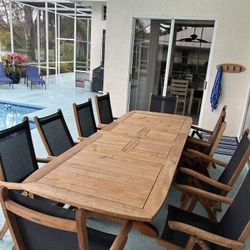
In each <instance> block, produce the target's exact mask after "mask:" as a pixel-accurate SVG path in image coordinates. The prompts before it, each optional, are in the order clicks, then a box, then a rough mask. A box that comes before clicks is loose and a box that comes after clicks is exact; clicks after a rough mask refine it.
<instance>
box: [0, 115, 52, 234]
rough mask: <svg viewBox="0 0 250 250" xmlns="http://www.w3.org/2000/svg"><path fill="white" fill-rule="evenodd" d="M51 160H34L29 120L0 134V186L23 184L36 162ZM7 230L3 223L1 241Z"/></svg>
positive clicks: (0, 231)
mask: <svg viewBox="0 0 250 250" xmlns="http://www.w3.org/2000/svg"><path fill="white" fill-rule="evenodd" d="M50 160H51V159H49V158H47V159H43V158H36V156H35V150H34V146H33V142H32V138H31V133H30V127H29V120H28V118H27V117H24V119H23V122H22V123H20V124H18V125H16V126H14V127H11V128H8V129H5V130H3V131H1V133H0V185H1V182H4V183H3V185H6V182H8V183H10V186H14V185H15V183H21V182H23V181H24V180H25V179H26V178H27V177H28V176H29V175H31V174H32V173H34V172H35V171H36V170H37V169H38V164H37V162H42V163H47V162H49V161H50ZM7 230H8V227H7V224H6V223H5V224H4V226H3V228H2V229H1V230H0V239H2V238H3V237H4V235H5V233H6V231H7Z"/></svg>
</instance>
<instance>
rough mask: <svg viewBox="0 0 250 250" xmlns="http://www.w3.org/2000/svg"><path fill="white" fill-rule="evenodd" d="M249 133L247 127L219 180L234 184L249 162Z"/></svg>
mask: <svg viewBox="0 0 250 250" xmlns="http://www.w3.org/2000/svg"><path fill="white" fill-rule="evenodd" d="M248 134H249V130H248V129H247V130H246V131H245V133H244V134H243V136H242V138H241V140H240V143H239V145H238V146H237V148H236V150H235V152H234V154H233V156H232V158H231V159H230V161H229V163H228V164H227V167H226V168H225V170H224V171H223V173H222V174H221V176H220V177H219V179H218V181H219V182H221V183H224V184H228V185H231V186H232V185H233V184H234V182H235V180H236V179H237V177H238V176H239V174H240V173H241V170H242V169H243V167H244V166H245V164H246V163H247V161H248V159H249V156H250V142H249V138H248Z"/></svg>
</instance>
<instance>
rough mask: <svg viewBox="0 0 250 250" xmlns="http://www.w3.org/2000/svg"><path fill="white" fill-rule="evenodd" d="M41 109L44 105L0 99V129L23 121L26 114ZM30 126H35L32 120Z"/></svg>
mask: <svg viewBox="0 0 250 250" xmlns="http://www.w3.org/2000/svg"><path fill="white" fill-rule="evenodd" d="M41 109H43V107H36V106H30V105H25V104H15V103H10V102H4V101H0V130H3V129H6V128H10V127H12V126H15V125H16V124H18V123H21V122H22V120H23V117H24V116H25V115H27V114H29V113H32V112H35V111H38V110H41ZM30 128H31V129H33V128H35V123H34V121H32V120H31V121H30Z"/></svg>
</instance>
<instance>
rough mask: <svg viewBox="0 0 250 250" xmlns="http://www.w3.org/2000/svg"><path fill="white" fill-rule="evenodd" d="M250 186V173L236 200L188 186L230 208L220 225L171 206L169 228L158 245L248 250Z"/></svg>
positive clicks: (173, 249) (175, 248) (175, 249)
mask: <svg viewBox="0 0 250 250" xmlns="http://www.w3.org/2000/svg"><path fill="white" fill-rule="evenodd" d="M249 183H250V171H248V173H247V176H246V177H245V179H244V181H243V183H242V185H241V187H240V189H239V191H238V193H237V194H236V196H235V197H234V199H233V201H232V200H230V199H229V198H227V197H224V196H220V195H216V194H211V193H209V192H205V191H203V190H199V189H197V188H194V187H188V188H187V189H186V186H185V185H184V186H183V190H184V189H185V190H186V191H187V190H188V191H189V192H192V193H193V194H195V195H199V196H201V195H202V196H203V197H205V198H207V199H210V200H213V201H219V202H223V203H226V204H229V205H230V206H229V208H228V209H227V211H226V213H225V214H224V216H223V217H222V219H221V220H220V221H219V222H217V221H215V220H210V219H207V218H205V217H202V216H199V215H196V214H193V213H190V212H188V211H185V210H183V209H180V208H176V207H173V206H169V208H168V217H167V221H166V225H165V228H164V230H163V234H162V235H161V237H160V239H158V240H157V242H158V244H159V245H161V246H163V247H165V248H166V249H168V250H185V249H206V250H227V249H246V248H245V244H244V243H245V242H246V240H247V239H248V237H249V234H250V209H249V207H250V199H249V197H250V185H249Z"/></svg>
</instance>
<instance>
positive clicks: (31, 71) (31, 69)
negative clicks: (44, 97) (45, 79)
mask: <svg viewBox="0 0 250 250" xmlns="http://www.w3.org/2000/svg"><path fill="white" fill-rule="evenodd" d="M25 68H26V74H27V76H28V77H34V76H35V77H39V73H38V68H37V67H36V66H30V65H27V66H26V67H25Z"/></svg>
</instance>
